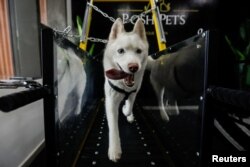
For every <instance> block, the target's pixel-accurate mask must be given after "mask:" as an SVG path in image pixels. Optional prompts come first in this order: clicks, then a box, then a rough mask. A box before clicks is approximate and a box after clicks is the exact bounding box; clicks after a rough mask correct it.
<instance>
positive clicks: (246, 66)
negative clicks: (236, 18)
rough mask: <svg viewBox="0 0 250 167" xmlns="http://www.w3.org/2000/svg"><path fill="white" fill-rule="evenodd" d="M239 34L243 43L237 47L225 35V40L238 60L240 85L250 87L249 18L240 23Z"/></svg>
mask: <svg viewBox="0 0 250 167" xmlns="http://www.w3.org/2000/svg"><path fill="white" fill-rule="evenodd" d="M239 36H240V38H241V40H242V41H243V45H242V46H240V47H238V48H236V47H235V46H234V45H233V43H232V42H231V41H230V39H229V38H228V36H225V40H226V42H227V44H228V45H229V47H230V49H231V50H232V52H233V54H234V55H235V56H236V59H237V60H238V62H239V73H240V74H239V75H240V84H241V87H242V88H244V89H245V88H247V89H250V19H246V20H245V21H244V22H243V23H242V24H241V26H240V28H239Z"/></svg>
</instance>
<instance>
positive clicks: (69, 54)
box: [57, 46, 86, 121]
mask: <svg viewBox="0 0 250 167" xmlns="http://www.w3.org/2000/svg"><path fill="white" fill-rule="evenodd" d="M57 61H58V65H57V68H58V113H59V119H60V121H63V120H64V119H65V118H66V117H67V116H68V115H69V114H70V113H74V114H80V112H81V107H82V95H83V92H84V90H85V86H86V73H85V70H84V68H83V64H82V61H81V60H80V58H78V57H77V56H76V54H75V52H74V51H73V50H72V49H70V48H68V49H64V48H61V47H59V46H58V47H57ZM72 110H73V111H72Z"/></svg>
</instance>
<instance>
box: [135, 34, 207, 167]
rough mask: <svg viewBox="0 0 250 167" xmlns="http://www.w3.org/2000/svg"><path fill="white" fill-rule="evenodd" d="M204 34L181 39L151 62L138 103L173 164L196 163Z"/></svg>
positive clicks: (187, 166) (198, 147)
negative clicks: (181, 40) (184, 39)
mask: <svg viewBox="0 0 250 167" xmlns="http://www.w3.org/2000/svg"><path fill="white" fill-rule="evenodd" d="M204 37H205V34H203V36H202V35H200V36H195V37H193V38H190V39H188V40H186V41H183V42H180V43H178V44H176V45H174V46H172V47H169V48H168V49H167V51H164V52H162V53H160V57H159V58H158V59H156V60H155V61H154V62H152V63H151V70H150V72H146V74H145V77H144V81H143V86H142V88H141V91H140V94H139V96H138V100H137V101H138V102H139V104H140V106H141V107H142V109H143V114H145V116H146V119H147V120H148V122H150V123H151V126H152V128H153V129H154V131H155V133H156V134H157V136H158V137H159V138H160V141H161V143H162V144H163V147H164V148H163V149H164V150H165V152H166V154H167V155H168V156H169V157H170V159H172V161H173V163H174V164H175V165H176V166H183V167H190V166H198V163H199V154H200V149H201V148H200V144H201V126H202V124H201V115H202V108H201V100H202V94H203V86H204V58H205V38H204Z"/></svg>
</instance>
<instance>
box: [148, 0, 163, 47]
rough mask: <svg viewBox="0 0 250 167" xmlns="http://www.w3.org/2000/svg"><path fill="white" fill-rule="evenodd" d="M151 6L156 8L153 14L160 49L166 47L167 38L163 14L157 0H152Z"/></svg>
mask: <svg viewBox="0 0 250 167" xmlns="http://www.w3.org/2000/svg"><path fill="white" fill-rule="evenodd" d="M150 4H151V8H154V9H155V10H153V11H152V14H153V21H154V25H155V32H156V37H157V42H158V47H159V51H162V50H165V49H166V38H165V33H164V29H163V26H162V23H161V19H160V18H161V16H160V10H159V7H158V6H157V5H156V2H155V0H150Z"/></svg>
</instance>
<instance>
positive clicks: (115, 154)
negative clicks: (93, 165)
mask: <svg viewBox="0 0 250 167" xmlns="http://www.w3.org/2000/svg"><path fill="white" fill-rule="evenodd" d="M121 155H122V150H121V147H117V148H109V150H108V157H109V159H110V160H111V161H113V162H117V161H118V160H119V159H120V158H121Z"/></svg>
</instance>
